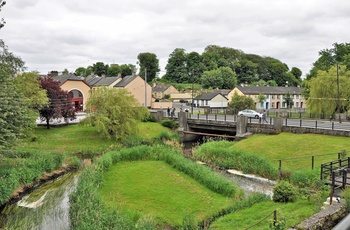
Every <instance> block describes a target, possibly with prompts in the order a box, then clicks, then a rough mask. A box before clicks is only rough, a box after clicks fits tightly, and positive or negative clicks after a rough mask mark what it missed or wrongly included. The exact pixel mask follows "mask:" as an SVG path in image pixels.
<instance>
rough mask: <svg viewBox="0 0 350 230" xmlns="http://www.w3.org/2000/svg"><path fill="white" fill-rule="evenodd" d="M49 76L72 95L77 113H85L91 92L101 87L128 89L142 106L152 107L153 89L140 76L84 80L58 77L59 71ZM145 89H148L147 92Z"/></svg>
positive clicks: (72, 76) (68, 76)
mask: <svg viewBox="0 0 350 230" xmlns="http://www.w3.org/2000/svg"><path fill="white" fill-rule="evenodd" d="M48 76H51V77H52V78H53V79H55V80H57V81H59V82H60V85H61V89H63V90H66V91H68V92H70V93H71V94H72V96H73V99H72V105H73V106H74V107H75V109H76V110H77V111H84V108H85V105H86V102H87V100H88V98H89V94H90V92H89V91H90V90H91V89H93V88H96V87H101V86H105V87H114V88H116V89H119V88H123V89H126V90H128V91H129V92H130V93H131V94H132V95H133V96H134V97H135V98H136V99H137V100H138V102H139V103H140V104H141V105H145V104H147V107H150V106H151V100H152V87H151V86H150V85H149V84H146V85H145V81H144V80H143V79H142V78H141V77H140V76H135V75H130V76H125V77H123V78H122V77H121V76H118V77H100V76H96V75H93V76H88V77H86V78H84V77H80V76H75V75H74V74H68V75H58V72H57V71H51V72H50V73H49V74H48ZM145 88H146V89H147V90H146V92H145ZM145 98H147V99H145Z"/></svg>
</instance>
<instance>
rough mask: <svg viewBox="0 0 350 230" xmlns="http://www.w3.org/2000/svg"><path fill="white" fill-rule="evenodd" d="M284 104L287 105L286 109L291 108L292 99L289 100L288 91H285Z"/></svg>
mask: <svg viewBox="0 0 350 230" xmlns="http://www.w3.org/2000/svg"><path fill="white" fill-rule="evenodd" d="M284 103H286V104H287V108H288V109H289V108H291V106H293V98H291V96H290V93H289V91H287V93H286V95H285V96H284Z"/></svg>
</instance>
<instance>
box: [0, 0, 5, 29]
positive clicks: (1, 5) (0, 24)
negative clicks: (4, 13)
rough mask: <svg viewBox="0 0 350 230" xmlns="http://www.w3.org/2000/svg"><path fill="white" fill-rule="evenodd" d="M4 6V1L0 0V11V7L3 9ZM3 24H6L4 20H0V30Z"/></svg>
mask: <svg viewBox="0 0 350 230" xmlns="http://www.w3.org/2000/svg"><path fill="white" fill-rule="evenodd" d="M5 4H6V1H4V0H0V11H1V9H2V7H3V6H4V5H5ZM5 24H6V22H5V20H4V18H1V20H0V29H1V28H2V27H4V26H5Z"/></svg>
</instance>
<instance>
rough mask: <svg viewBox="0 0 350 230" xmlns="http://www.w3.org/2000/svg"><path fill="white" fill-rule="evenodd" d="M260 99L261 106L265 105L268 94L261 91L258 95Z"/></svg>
mask: <svg viewBox="0 0 350 230" xmlns="http://www.w3.org/2000/svg"><path fill="white" fill-rule="evenodd" d="M258 101H259V103H260V105H261V107H264V106H263V103H264V102H265V101H266V96H265V95H264V94H262V93H259V95H258Z"/></svg>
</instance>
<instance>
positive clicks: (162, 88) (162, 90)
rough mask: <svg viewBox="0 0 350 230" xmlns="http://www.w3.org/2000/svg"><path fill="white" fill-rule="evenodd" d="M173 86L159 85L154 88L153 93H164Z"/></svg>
mask: <svg viewBox="0 0 350 230" xmlns="http://www.w3.org/2000/svg"><path fill="white" fill-rule="evenodd" d="M170 86H171V84H166V85H163V84H158V85H155V86H153V87H152V92H164V91H165V90H167V89H168V88H169V87H170Z"/></svg>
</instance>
